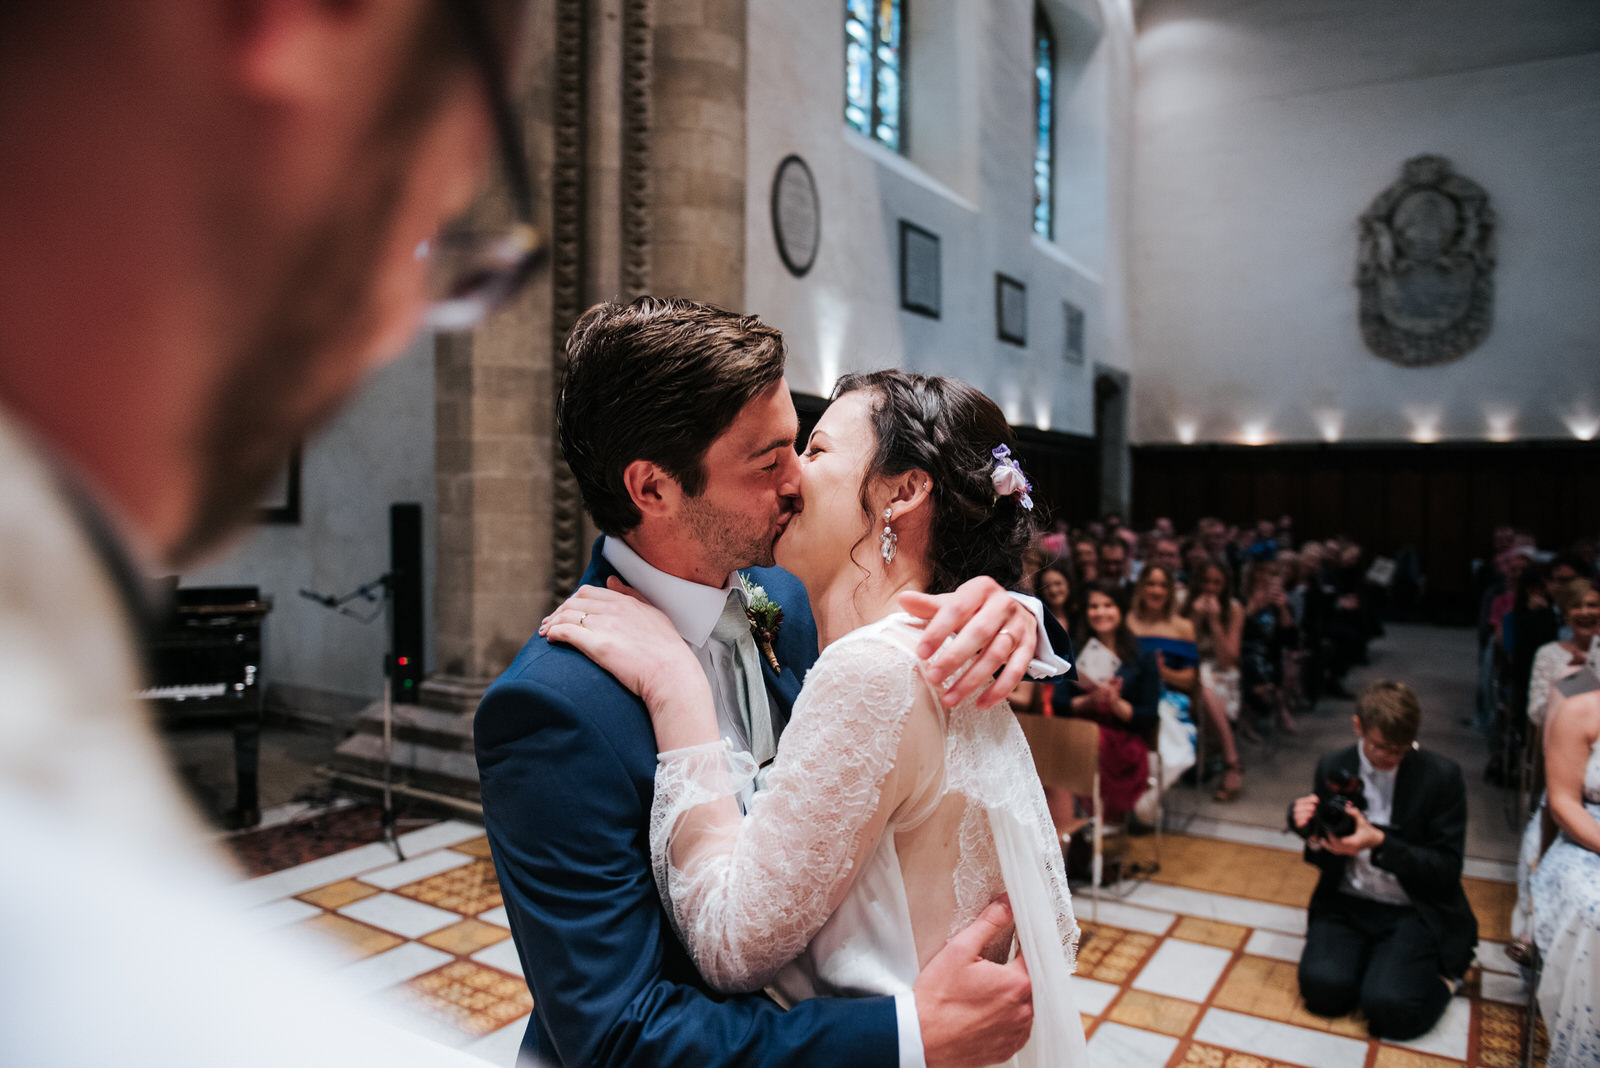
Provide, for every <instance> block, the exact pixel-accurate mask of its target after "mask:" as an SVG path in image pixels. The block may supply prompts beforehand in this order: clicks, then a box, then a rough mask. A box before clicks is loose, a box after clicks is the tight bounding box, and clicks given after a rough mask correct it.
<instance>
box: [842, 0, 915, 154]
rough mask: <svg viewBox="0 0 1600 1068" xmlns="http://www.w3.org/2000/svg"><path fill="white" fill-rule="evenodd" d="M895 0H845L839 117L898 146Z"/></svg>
mask: <svg viewBox="0 0 1600 1068" xmlns="http://www.w3.org/2000/svg"><path fill="white" fill-rule="evenodd" d="M901 18H902V13H901V2H900V0H845V5H844V63H845V87H844V117H845V121H846V122H848V123H849V124H850V125H851V126H853V127H855V128H856V129H857V130H859V131H861V132H862V133H864V134H866V135H867V136H868V137H870V138H872V139H873V140H875V141H881V142H882V143H883V144H885V145H887V146H889V147H890V148H892V149H894V150H895V151H896V152H898V151H899V150H900V112H901V92H900V90H901V73H902V72H901V67H902V56H901V49H900V41H901Z"/></svg>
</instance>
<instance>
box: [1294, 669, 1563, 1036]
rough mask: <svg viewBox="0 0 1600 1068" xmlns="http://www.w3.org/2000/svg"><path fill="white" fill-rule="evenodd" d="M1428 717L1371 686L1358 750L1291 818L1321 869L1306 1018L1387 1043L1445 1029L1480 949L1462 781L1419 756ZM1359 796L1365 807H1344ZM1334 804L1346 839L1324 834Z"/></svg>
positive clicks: (1338, 757)
mask: <svg viewBox="0 0 1600 1068" xmlns="http://www.w3.org/2000/svg"><path fill="white" fill-rule="evenodd" d="M1421 719H1422V709H1421V706H1420V705H1419V704H1418V702H1417V698H1416V695H1415V694H1414V693H1412V692H1411V690H1410V688H1408V687H1407V686H1405V685H1404V684H1403V683H1398V682H1379V683H1374V684H1373V685H1372V686H1370V687H1368V688H1367V690H1366V691H1365V692H1364V693H1362V695H1361V699H1360V700H1359V701H1358V702H1357V703H1356V715H1355V721H1354V722H1355V733H1356V739H1357V742H1356V744H1355V745H1353V746H1350V747H1349V748H1347V749H1343V750H1340V751H1339V752H1337V753H1331V754H1329V755H1327V756H1324V757H1323V758H1322V759H1321V760H1320V761H1318V763H1317V771H1316V779H1315V783H1314V787H1313V792H1312V793H1310V794H1307V795H1306V796H1304V797H1301V798H1298V799H1296V800H1295V802H1294V804H1293V805H1292V806H1291V807H1290V813H1289V817H1290V824H1291V826H1292V827H1293V828H1294V829H1295V830H1296V831H1297V832H1298V833H1300V834H1301V835H1302V836H1304V837H1306V838H1307V843H1306V850H1305V859H1306V860H1307V861H1308V862H1310V863H1311V864H1314V865H1316V866H1317V867H1318V868H1320V869H1321V870H1322V875H1321V878H1320V879H1319V881H1318V883H1317V889H1316V891H1315V893H1314V894H1313V895H1312V897H1311V906H1310V909H1309V914H1308V921H1307V927H1306V945H1305V949H1304V951H1303V952H1302V954H1301V957H1300V993H1301V996H1302V997H1304V998H1305V1002H1306V1008H1308V1009H1310V1010H1311V1011H1312V1012H1314V1013H1317V1014H1318V1015H1321V1016H1343V1015H1344V1014H1346V1013H1348V1012H1351V1011H1353V1010H1355V1009H1357V1008H1359V1009H1360V1010H1361V1011H1362V1013H1363V1014H1364V1015H1365V1016H1366V1018H1367V1028H1368V1030H1370V1031H1371V1033H1372V1035H1373V1036H1374V1037H1376V1038H1383V1039H1389V1040H1392V1041H1405V1040H1407V1039H1412V1038H1416V1037H1417V1036H1419V1035H1422V1034H1425V1033H1426V1032H1427V1031H1429V1030H1430V1029H1432V1027H1433V1025H1434V1024H1435V1023H1437V1022H1438V1020H1439V1017H1440V1016H1441V1015H1442V1014H1443V1013H1444V1010H1445V1007H1446V1005H1447V1004H1449V1001H1450V997H1451V995H1452V993H1453V992H1454V989H1455V987H1456V985H1458V983H1459V980H1460V978H1461V977H1462V976H1463V975H1464V974H1465V973H1466V971H1467V968H1468V967H1469V966H1470V965H1471V963H1472V958H1473V947H1474V946H1475V945H1476V944H1477V940H1478V924H1477V920H1476V919H1475V918H1474V916H1473V914H1472V908H1471V906H1470V905H1469V904H1468V903H1467V896H1466V893H1465V892H1464V891H1463V889H1462V886H1461V867H1462V857H1463V854H1464V852H1465V849H1466V834H1467V794H1466V783H1465V782H1464V781H1463V779H1462V777H1461V769H1460V767H1458V766H1457V765H1456V764H1455V763H1453V762H1452V761H1450V760H1447V759H1445V758H1444V757H1442V756H1437V755H1435V754H1433V753H1431V752H1429V751H1427V750H1424V749H1421V748H1419V747H1418V746H1417V744H1416V738H1417V731H1418V728H1419V726H1420V724H1421ZM1591 741H1592V735H1591ZM1358 794H1359V796H1360V800H1361V804H1359V805H1357V804H1352V803H1350V801H1348V800H1344V799H1345V798H1350V797H1353V796H1355V795H1358ZM1330 801H1334V802H1336V803H1337V802H1342V806H1343V811H1344V812H1345V813H1346V815H1347V816H1348V817H1349V821H1350V822H1351V823H1352V824H1353V829H1352V830H1350V831H1349V833H1347V834H1343V835H1338V836H1335V835H1334V834H1333V833H1332V832H1333V831H1337V830H1343V829H1345V828H1342V827H1334V828H1332V829H1331V830H1330V829H1329V828H1327V827H1325V826H1324V825H1323V824H1322V822H1321V820H1320V817H1321V816H1322V815H1324V809H1326V808H1327V807H1330V806H1328V805H1327V804H1326V803H1327V802H1330ZM1332 807H1337V804H1336V805H1335V806H1332Z"/></svg>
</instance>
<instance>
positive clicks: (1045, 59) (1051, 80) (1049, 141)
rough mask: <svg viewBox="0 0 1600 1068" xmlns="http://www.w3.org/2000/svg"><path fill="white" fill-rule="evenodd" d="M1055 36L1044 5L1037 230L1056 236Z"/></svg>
mask: <svg viewBox="0 0 1600 1068" xmlns="http://www.w3.org/2000/svg"><path fill="white" fill-rule="evenodd" d="M1055 53H1056V43H1055V38H1054V37H1052V36H1051V34H1050V22H1049V20H1048V19H1046V18H1045V14H1044V11H1043V9H1041V8H1035V9H1034V13H1033V232H1034V233H1036V234H1038V235H1039V236H1041V237H1053V236H1055V218H1054V212H1053V211H1052V210H1051V209H1052V208H1054V207H1055V197H1054V186H1055V183H1054V180H1053V179H1054V172H1055V161H1056V153H1055V95H1054V93H1053V92H1052V89H1053V88H1054V84H1055Z"/></svg>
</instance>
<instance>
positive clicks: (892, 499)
mask: <svg viewBox="0 0 1600 1068" xmlns="http://www.w3.org/2000/svg"><path fill="white" fill-rule="evenodd" d="M932 494H933V480H932V479H931V478H929V477H928V473H927V472H926V471H907V472H906V473H905V474H903V475H897V476H895V477H894V478H892V479H890V480H889V500H888V503H887V507H888V509H889V510H890V512H891V513H892V514H891V515H890V517H889V518H890V521H891V522H892V521H894V520H897V519H903V518H905V517H906V516H908V515H910V514H912V513H913V512H915V511H916V510H917V509H919V508H921V507H922V506H923V505H924V504H925V503H927V501H928V500H929V499H930V497H931V496H932Z"/></svg>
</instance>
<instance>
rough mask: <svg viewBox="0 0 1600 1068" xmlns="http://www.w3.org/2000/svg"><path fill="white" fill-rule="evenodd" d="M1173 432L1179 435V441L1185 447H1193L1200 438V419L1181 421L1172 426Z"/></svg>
mask: <svg viewBox="0 0 1600 1068" xmlns="http://www.w3.org/2000/svg"><path fill="white" fill-rule="evenodd" d="M1172 429H1173V431H1174V432H1175V433H1176V434H1177V435H1178V441H1180V442H1181V443H1183V444H1184V445H1193V444H1194V443H1195V439H1197V438H1198V437H1199V436H1200V421H1199V420H1198V419H1179V420H1177V421H1175V422H1174V423H1173V424H1172Z"/></svg>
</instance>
